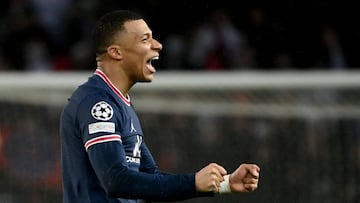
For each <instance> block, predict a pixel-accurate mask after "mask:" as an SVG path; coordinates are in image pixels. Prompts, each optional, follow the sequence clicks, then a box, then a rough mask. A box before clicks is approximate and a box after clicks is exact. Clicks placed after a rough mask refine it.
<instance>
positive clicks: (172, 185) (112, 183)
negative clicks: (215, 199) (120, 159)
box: [105, 166, 213, 201]
mask: <svg viewBox="0 0 360 203" xmlns="http://www.w3.org/2000/svg"><path fill="white" fill-rule="evenodd" d="M109 174H111V175H109V176H108V178H107V179H108V180H107V181H105V187H106V190H107V192H108V193H109V195H111V196H114V197H123V198H130V199H146V200H150V201H180V200H184V199H189V198H194V197H200V196H212V195H213V193H198V192H197V191H196V188H195V175H194V174H181V175H172V174H165V173H155V174H148V173H143V172H135V171H129V170H128V169H126V167H122V166H119V167H114V168H113V169H111V171H109Z"/></svg>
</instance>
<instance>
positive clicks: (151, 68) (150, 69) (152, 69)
mask: <svg viewBox="0 0 360 203" xmlns="http://www.w3.org/2000/svg"><path fill="white" fill-rule="evenodd" d="M155 60H159V56H154V57H152V58H150V59H149V60H147V61H146V68H147V69H148V70H149V71H150V72H151V73H155V72H156V69H155V67H154V66H153V65H152V62H153V61H155Z"/></svg>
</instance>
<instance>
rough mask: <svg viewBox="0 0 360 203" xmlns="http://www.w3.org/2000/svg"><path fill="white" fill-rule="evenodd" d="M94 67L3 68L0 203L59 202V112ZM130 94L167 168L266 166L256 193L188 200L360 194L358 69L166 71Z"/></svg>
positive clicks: (350, 198) (359, 197)
mask: <svg viewBox="0 0 360 203" xmlns="http://www.w3.org/2000/svg"><path fill="white" fill-rule="evenodd" d="M90 75H91V72H81V73H67V72H57V73H54V72H45V73H33V72H27V73H6V72H5V73H1V74H0V202H4V203H15V202H16V203H17V202H37V203H38V202H39V203H42V202H44V203H45V202H46V203H49V202H61V180H60V163H59V158H60V146H59V136H58V126H59V116H60V113H61V110H62V108H63V106H64V104H65V103H66V101H67V98H68V97H69V96H70V95H71V93H72V91H73V90H74V89H75V88H76V87H77V86H78V85H79V84H81V83H83V82H84V81H86V80H87V77H88V76H90ZM130 96H131V99H132V102H133V103H134V106H135V109H136V111H137V112H138V114H139V118H140V120H141V122H142V126H143V131H144V133H145V140H146V142H147V143H148V146H149V147H150V149H151V151H152V153H153V155H154V157H155V159H156V161H157V163H158V165H159V167H160V168H161V169H162V170H164V171H168V172H174V173H182V172H186V173H187V172H194V171H197V170H199V169H201V168H202V167H203V166H205V165H207V164H208V163H210V162H217V163H219V164H221V165H223V166H224V167H225V168H226V169H227V170H228V172H231V171H233V170H234V169H236V167H237V166H238V165H239V164H240V163H244V162H247V163H257V164H258V165H259V166H260V167H261V179H260V183H259V188H258V190H256V192H254V193H251V194H247V195H225V196H216V197H213V198H211V199H209V198H199V199H193V200H187V201H184V202H196V203H203V202H204V203H205V202H215V203H216V202H219V203H220V202H234V203H235V202H269V203H271V202H274V203H275V202H299V203H303V202H308V203H312V202H313V203H317V202H359V201H360V72H356V71H353V72H321V71H312V72H292V71H289V72H283V71H274V72H250V71H249V72H247V71H239V72H161V71H160V72H159V73H157V74H156V75H155V79H154V81H153V82H152V83H139V84H137V85H135V86H134V87H133V89H132V90H131V92H130ZM19 194H21V195H19Z"/></svg>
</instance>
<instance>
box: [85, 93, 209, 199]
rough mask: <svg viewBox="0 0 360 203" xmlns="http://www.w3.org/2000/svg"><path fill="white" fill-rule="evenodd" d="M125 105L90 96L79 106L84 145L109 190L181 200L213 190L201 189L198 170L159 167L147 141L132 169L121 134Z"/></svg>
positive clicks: (117, 193) (123, 195) (120, 195)
mask: <svg viewBox="0 0 360 203" xmlns="http://www.w3.org/2000/svg"><path fill="white" fill-rule="evenodd" d="M123 119H124V115H122V112H121V109H118V108H117V106H116V104H114V103H113V102H111V100H98V99H97V97H91V98H88V99H86V101H84V102H83V104H82V105H81V106H80V107H79V112H78V121H79V125H80V126H79V127H80V129H81V135H82V139H83V144H84V148H85V149H86V152H87V154H88V157H89V161H90V163H91V166H92V168H93V170H94V171H95V174H96V175H97V178H98V180H99V182H100V183H101V186H102V187H103V188H104V190H105V192H106V193H107V194H108V195H109V196H111V197H116V198H127V199H145V200H150V201H178V200H184V199H189V198H193V197H200V196H210V195H213V193H198V192H197V191H196V188H195V174H194V173H190V174H176V175H175V174H166V173H160V172H158V171H157V167H156V164H155V161H154V159H153V158H152V156H151V154H150V151H149V150H148V148H147V147H146V145H145V144H144V143H143V146H142V150H143V151H142V156H143V162H142V163H140V167H139V171H135V170H132V169H131V168H130V167H129V165H128V163H127V159H126V153H125V148H124V145H123V143H122V135H121V134H120V132H121V128H122V127H123V126H121V124H122V123H124V122H125V121H124V120H123Z"/></svg>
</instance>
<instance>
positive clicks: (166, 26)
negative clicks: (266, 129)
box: [0, 0, 360, 71]
mask: <svg viewBox="0 0 360 203" xmlns="http://www.w3.org/2000/svg"><path fill="white" fill-rule="evenodd" d="M239 4H241V5H234V2H232V1H227V0H224V1H221V3H217V2H216V1H214V0H209V1H206V2H201V1H175V2H172V1H171V2H169V1H160V0H145V1H141V2H132V3H130V2H129V1H128V2H122V1H115V0H102V1H100V0H76V1H75V0H61V1H58V0H4V1H1V3H0V70H21V71H23V70H37V71H44V70H55V71H59V70H93V69H94V66H95V62H94V56H93V55H92V53H93V52H92V45H91V27H92V25H93V24H94V23H95V20H96V19H97V17H98V16H100V15H101V14H103V13H104V12H106V11H109V10H114V9H133V10H136V11H138V12H140V13H141V14H143V15H144V17H146V18H147V19H148V21H149V23H150V26H152V30H153V31H154V36H155V37H156V38H157V39H159V41H160V42H162V43H163V46H164V50H163V53H162V60H160V61H159V62H158V66H157V67H158V68H159V69H162V70H180V69H181V70H229V69H263V70H278V69H301V70H303V69H304V70H309V69H325V70H330V69H333V70H338V69H355V68H356V67H359V65H360V61H359V60H358V57H357V56H356V48H357V47H358V45H359V43H358V37H357V36H358V35H359V34H360V30H359V29H358V28H356V27H358V26H357V25H356V24H355V23H357V22H356V18H357V15H358V14H356V13H357V12H356V10H355V7H352V6H351V5H346V6H345V7H344V6H343V5H342V4H339V3H337V4H335V3H332V1H321V0H315V1H295V0H290V1H284V0H283V1H277V2H268V1H264V0H258V1H242V2H239ZM344 5H345V4H344Z"/></svg>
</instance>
